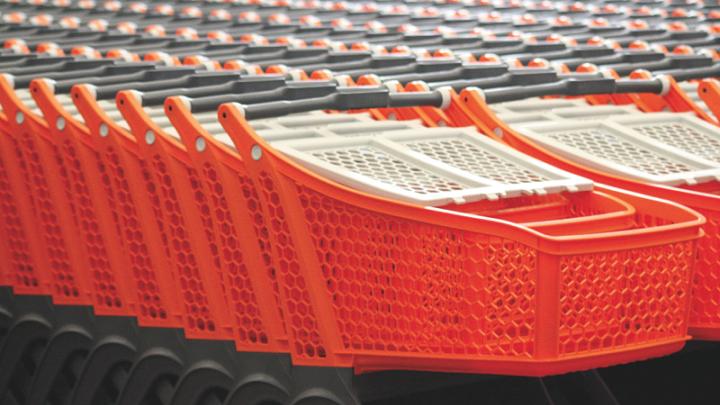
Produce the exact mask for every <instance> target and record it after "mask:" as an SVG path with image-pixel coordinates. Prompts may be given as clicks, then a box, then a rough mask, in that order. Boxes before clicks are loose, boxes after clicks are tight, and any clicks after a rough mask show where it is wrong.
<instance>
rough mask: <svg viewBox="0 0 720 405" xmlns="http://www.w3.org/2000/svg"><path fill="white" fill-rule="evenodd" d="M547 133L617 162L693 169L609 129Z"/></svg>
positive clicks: (656, 170) (663, 170)
mask: <svg viewBox="0 0 720 405" xmlns="http://www.w3.org/2000/svg"><path fill="white" fill-rule="evenodd" d="M549 137H551V138H553V139H556V140H558V141H560V142H562V143H563V144H565V145H569V146H571V147H574V148H577V149H580V150H583V151H586V152H589V153H591V154H593V155H596V156H603V157H606V158H608V159H610V160H612V161H614V162H616V163H620V164H622V165H625V166H629V167H633V168H635V169H638V170H641V171H643V172H647V173H650V174H655V175H666V174H675V173H684V172H689V171H692V170H694V169H695V168H693V167H690V166H689V165H688V164H686V163H683V162H677V161H672V160H670V159H668V158H666V157H663V156H659V155H658V154H656V153H653V151H651V150H649V149H646V148H642V147H639V146H637V145H635V144H632V143H630V142H626V141H623V140H622V139H621V138H620V137H618V136H616V135H614V134H613V133H612V132H609V131H603V130H601V129H598V128H590V129H583V130H577V131H557V132H554V133H552V134H550V135H549Z"/></svg>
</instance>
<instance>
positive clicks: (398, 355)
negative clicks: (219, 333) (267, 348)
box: [168, 100, 703, 375]
mask: <svg viewBox="0 0 720 405" xmlns="http://www.w3.org/2000/svg"><path fill="white" fill-rule="evenodd" d="M171 107H172V108H174V109H175V110H174V111H175V112H172V110H170V108H171ZM168 109H169V111H168V114H181V113H182V111H181V110H182V102H181V101H177V100H175V101H172V102H170V104H169V106H168ZM185 113H186V114H187V112H186V111H185ZM176 119H177V118H176ZM221 120H222V124H223V125H224V126H225V127H226V128H227V130H228V133H229V135H230V136H231V138H233V140H234V141H235V142H236V145H238V151H239V153H240V155H241V156H242V162H241V164H242V163H244V164H243V166H244V167H245V170H246V172H245V173H247V175H248V177H249V178H250V180H251V181H252V182H253V184H254V185H255V187H257V190H258V198H259V201H260V204H259V206H260V207H261V212H259V213H258V214H259V216H260V217H262V218H264V221H265V222H264V223H266V224H268V231H269V235H268V240H269V241H270V242H271V244H272V245H271V246H272V252H273V255H274V257H275V258H276V259H277V263H278V267H277V269H276V270H277V278H278V283H279V286H280V287H279V293H280V302H281V304H282V305H281V306H282V313H283V319H284V321H285V324H286V328H287V332H288V338H289V339H290V346H289V347H290V351H291V354H292V355H293V361H294V362H295V363H296V364H320V365H323V364H324V365H327V364H335V365H338V364H344V365H352V366H353V367H355V368H356V370H357V371H371V370H379V369H403V368H407V369H424V370H442V371H462V372H485V373H506V374H521V375H542V374H551V373H560V372H565V371H571V370H577V369H582V368H589V367H596V366H601V365H609V364H614V363H618V362H625V361H631V360H636V359H640V358H646V357H651V356H655V355H660V354H663V353H668V352H670V351H673V350H677V349H678V348H679V347H680V346H682V342H683V341H684V340H685V339H686V335H685V330H684V328H685V326H684V325H685V322H686V316H687V300H688V299H689V295H688V294H689V283H690V277H691V271H692V266H693V260H694V245H695V242H694V239H695V238H697V237H698V236H699V226H700V225H701V224H702V222H703V220H702V218H701V217H699V216H697V215H696V214H695V213H693V212H692V211H689V210H686V209H683V208H681V207H679V206H676V205H672V204H667V203H662V202H659V201H655V200H651V199H646V198H643V197H639V196H636V195H632V194H627V193H623V192H619V191H617V190H608V191H609V192H610V193H611V194H614V195H619V196H621V198H623V199H626V200H628V201H631V203H632V205H633V206H635V207H636V208H638V215H637V218H638V220H640V219H642V218H645V219H647V222H642V221H640V222H639V226H640V227H639V228H636V229H632V230H628V231H624V232H615V233H604V234H596V235H584V236H567V237H551V236H547V235H543V234H540V233H538V232H536V231H533V230H531V229H529V228H526V227H522V226H518V225H514V224H511V223H508V222H506V221H501V220H493V219H489V218H483V217H477V216H473V215H469V214H459V213H456V212H451V211H447V210H443V209H437V208H433V209H426V208H421V207H417V206H413V205H405V204H402V203H397V202H392V201H388V200H382V199H378V198H376V197H371V196H369V195H365V194H362V193H358V192H355V191H351V190H349V189H347V188H344V187H342V186H339V185H337V184H334V183H331V182H328V181H326V180H323V179H321V178H318V177H316V176H314V175H312V174H310V173H309V172H307V171H305V170H303V169H301V168H299V167H298V166H296V165H295V164H292V163H290V162H288V161H287V160H286V159H285V158H283V157H281V156H280V155H277V154H276V152H274V151H273V150H272V148H268V147H267V145H265V144H264V143H263V142H262V141H261V140H260V139H259V138H257V137H256V135H255V134H254V133H253V131H252V129H251V127H250V125H249V124H248V123H247V122H246V121H244V119H243V118H242V117H241V115H240V113H239V112H238V111H237V110H236V109H235V108H234V107H227V106H226V107H223V108H221ZM200 135H201V134H198V136H199V137H200V138H202V136H200ZM197 139H199V138H196V140H197ZM196 140H194V141H196ZM204 142H207V144H212V143H213V142H215V141H214V140H213V139H205V141H204ZM207 144H206V145H207ZM218 145H219V144H218ZM257 148H260V152H258V149H257ZM251 150H254V152H251ZM253 156H255V157H258V156H260V159H259V160H255V159H254V158H253ZM227 157H233V154H232V153H227ZM234 158H237V157H236V156H235V157H234ZM247 162H251V164H248V163H247ZM236 164H237V163H236ZM661 206H662V207H663V208H662V212H663V216H664V217H663V218H657V217H655V216H654V215H653V214H652V213H653V212H660V210H658V208H659V207H661ZM665 215H667V216H665ZM305 235H310V238H308V237H306V236H305ZM629 263H632V264H633V266H632V267H631V268H632V269H634V270H635V271H631V272H628V271H627V270H628V267H627V266H628V264H629ZM599 270H603V271H599ZM640 280H643V281H642V282H640ZM638 285H642V288H637V287H638ZM668 288H670V289H671V290H674V291H675V292H674V293H672V294H668ZM677 288H679V290H675V289H677ZM641 290H642V291H641ZM623 297H624V298H625V299H623ZM628 297H632V299H630V300H629V301H628V300H627V298H628ZM648 297H652V298H651V299H649V298H648ZM648 299H649V301H648ZM641 308H642V309H641ZM651 308H653V309H651ZM661 320H662V321H661Z"/></svg>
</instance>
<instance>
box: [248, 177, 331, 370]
mask: <svg viewBox="0 0 720 405" xmlns="http://www.w3.org/2000/svg"><path fill="white" fill-rule="evenodd" d="M258 180H259V181H260V184H259V188H260V192H261V193H262V195H263V197H262V202H263V203H264V204H265V205H266V210H267V213H268V215H269V217H268V218H267V219H265V220H264V221H263V222H265V221H266V222H267V223H268V225H269V226H268V230H270V232H272V234H273V235H272V236H270V237H267V239H269V240H274V241H275V247H274V252H273V253H274V261H275V263H276V266H277V268H276V271H277V272H278V277H280V278H281V279H282V283H280V285H281V288H282V293H283V299H284V301H285V307H286V309H287V313H285V314H284V315H285V316H286V317H287V324H288V326H289V330H288V332H290V334H291V336H292V338H293V339H292V342H293V343H294V345H293V347H292V348H291V350H292V352H293V354H294V355H295V356H297V357H298V358H300V359H317V358H324V357H327V351H326V348H325V343H324V342H323V341H322V339H321V337H320V332H319V329H318V321H317V318H316V315H315V312H314V309H313V306H312V303H311V302H312V301H311V299H310V293H309V291H308V289H307V285H306V284H305V278H304V277H303V276H302V274H301V270H300V261H299V260H298V257H297V253H296V252H295V246H294V243H293V239H292V236H291V234H290V229H289V226H288V223H287V219H286V213H285V208H284V207H283V205H282V203H281V200H280V195H279V194H278V190H277V187H278V186H277V184H275V182H274V180H273V178H272V176H271V175H269V174H268V173H267V172H265V171H261V173H260V175H259V178H258ZM263 239H265V238H263Z"/></svg>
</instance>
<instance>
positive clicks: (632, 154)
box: [518, 114, 720, 185]
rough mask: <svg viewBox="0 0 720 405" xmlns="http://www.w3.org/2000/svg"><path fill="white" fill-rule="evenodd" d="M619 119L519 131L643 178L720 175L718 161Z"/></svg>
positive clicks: (675, 180) (648, 118)
mask: <svg viewBox="0 0 720 405" xmlns="http://www.w3.org/2000/svg"><path fill="white" fill-rule="evenodd" d="M642 117H643V118H641V119H642V120H643V121H642V122H654V119H653V117H652V115H651V114H644V115H643V116H642ZM628 119H633V120H635V119H636V118H635V117H634V116H633V117H631V118H628ZM614 120H620V118H615V119H608V120H605V121H603V122H593V121H580V120H568V121H566V122H563V123H548V124H545V123H543V124H528V125H520V126H519V127H518V130H519V132H521V133H523V134H525V135H526V136H528V137H530V138H531V139H533V140H534V141H536V142H538V143H540V144H543V145H544V146H545V147H547V148H550V149H551V150H554V151H555V152H557V153H560V154H562V155H564V156H566V157H567V158H569V159H571V160H576V161H579V162H581V163H583V164H585V165H587V166H591V167H595V168H598V169H601V170H603V171H608V172H611V173H617V174H620V175H623V176H627V177H633V178H638V179H641V180H643V181H649V182H653V183H661V184H670V185H676V184H695V183H699V182H705V181H710V180H714V179H717V178H720V168H718V167H717V165H716V164H714V163H713V162H710V161H707V160H704V159H702V158H700V157H698V156H695V155H692V154H688V153H685V152H683V151H681V150H678V149H675V148H669V147H667V146H664V145H662V144H660V143H658V142H657V141H656V140H653V139H650V138H646V137H644V136H643V135H642V134H640V133H638V132H636V131H633V130H632V129H630V128H628V127H626V126H623V125H619V124H618V123H617V122H619V121H614ZM633 122H635V121H633Z"/></svg>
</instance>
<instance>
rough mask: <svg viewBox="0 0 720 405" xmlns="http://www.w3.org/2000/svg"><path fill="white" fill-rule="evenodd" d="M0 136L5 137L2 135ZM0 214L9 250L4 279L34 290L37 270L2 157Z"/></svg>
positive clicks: (0, 160) (37, 279) (37, 280)
mask: <svg viewBox="0 0 720 405" xmlns="http://www.w3.org/2000/svg"><path fill="white" fill-rule="evenodd" d="M0 136H2V137H6V135H4V134H0ZM0 212H2V213H1V214H0V218H2V226H3V229H4V232H3V236H4V237H5V238H6V240H7V244H8V247H9V248H10V260H11V262H10V263H8V264H9V266H10V269H11V272H10V273H8V274H6V279H8V282H11V283H12V285H14V286H18V287H21V290H22V287H25V288H30V289H36V288H38V287H39V286H40V280H39V278H38V274H37V268H36V266H35V263H34V262H33V259H32V256H31V253H30V246H29V243H28V239H27V236H26V234H25V229H24V227H23V223H22V221H21V219H20V214H19V212H18V209H17V203H16V202H15V199H14V198H13V195H12V191H11V189H10V181H9V179H8V176H7V171H6V168H5V163H4V162H3V160H2V156H0ZM10 274H12V276H11V275H10Z"/></svg>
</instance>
